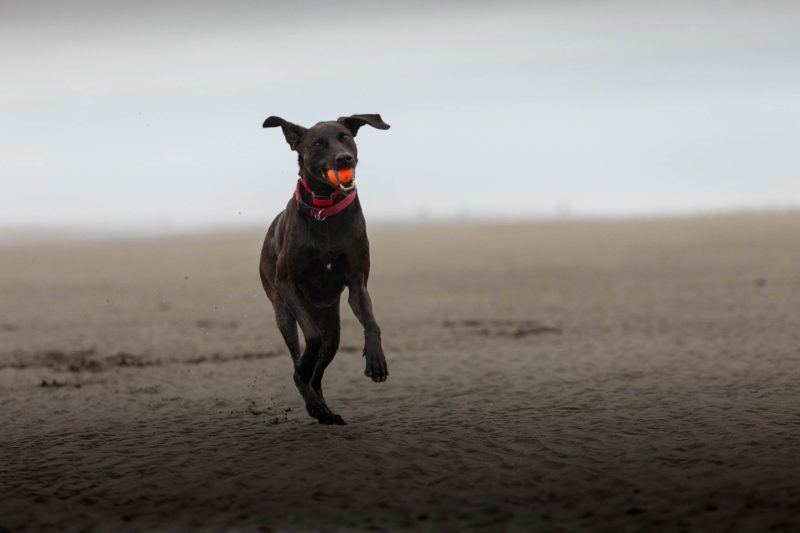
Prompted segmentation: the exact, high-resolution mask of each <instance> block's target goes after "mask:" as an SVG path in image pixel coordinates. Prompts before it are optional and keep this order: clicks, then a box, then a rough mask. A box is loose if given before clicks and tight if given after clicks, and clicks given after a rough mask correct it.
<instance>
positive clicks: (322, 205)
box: [294, 179, 356, 220]
mask: <svg viewBox="0 0 800 533" xmlns="http://www.w3.org/2000/svg"><path fill="white" fill-rule="evenodd" d="M300 185H302V186H303V188H304V189H305V190H306V191H308V192H309V193H310V194H311V202H312V203H313V204H314V205H309V204H307V203H305V202H304V201H303V197H302V195H301V194H300ZM339 196H344V199H342V200H340V201H339V202H336V203H334V202H335V200H336V198H337V197H339ZM355 199H356V191H353V192H352V193H350V194H347V195H342V194H341V193H340V192H339V191H333V194H331V195H330V196H327V197H326V196H317V195H315V194H314V191H312V190H311V188H310V187H309V186H308V184H307V183H306V182H305V180H303V179H299V180H297V186H296V187H295V188H294V202H295V205H296V206H297V210H298V211H303V212H306V213H308V214H309V215H311V216H312V217H314V218H315V219H317V220H325V219H326V218H328V217H332V216H334V215H338V214H339V213H341V212H342V211H344V210H345V209H347V206H349V205H350V204H352V203H353V200H355Z"/></svg>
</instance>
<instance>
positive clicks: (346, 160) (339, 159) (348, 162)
mask: <svg viewBox="0 0 800 533" xmlns="http://www.w3.org/2000/svg"><path fill="white" fill-rule="evenodd" d="M353 159H354V158H353V154H350V153H347V152H342V153H340V154H336V166H337V167H351V166H353Z"/></svg>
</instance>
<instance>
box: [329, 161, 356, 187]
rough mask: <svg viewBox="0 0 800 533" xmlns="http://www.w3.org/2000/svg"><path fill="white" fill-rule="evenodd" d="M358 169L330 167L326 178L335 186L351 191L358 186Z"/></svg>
mask: <svg viewBox="0 0 800 533" xmlns="http://www.w3.org/2000/svg"><path fill="white" fill-rule="evenodd" d="M355 177H356V170H355V169H354V168H335V167H334V168H329V169H328V170H327V172H325V174H324V178H325V179H326V180H327V181H328V182H329V183H330V184H331V185H333V186H334V187H336V188H337V189H339V190H340V191H342V192H344V193H349V192H351V191H352V190H353V189H355V188H356V181H355Z"/></svg>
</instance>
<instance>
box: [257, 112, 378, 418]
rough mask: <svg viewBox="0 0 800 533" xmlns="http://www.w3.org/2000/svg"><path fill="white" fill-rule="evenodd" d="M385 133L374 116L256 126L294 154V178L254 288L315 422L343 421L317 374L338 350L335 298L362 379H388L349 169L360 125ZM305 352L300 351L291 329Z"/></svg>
mask: <svg viewBox="0 0 800 533" xmlns="http://www.w3.org/2000/svg"><path fill="white" fill-rule="evenodd" d="M365 125H369V126H372V127H373V128H377V129H381V130H386V129H389V125H388V124H386V123H385V122H384V121H383V119H381V116H380V115H377V114H368V115H351V116H349V117H341V118H339V119H338V120H335V121H327V122H319V123H317V124H315V125H314V126H312V127H310V128H304V127H302V126H298V125H297V124H293V123H291V122H288V121H286V120H284V119H282V118H280V117H276V116H271V117H269V118H267V119H266V120H265V121H264V124H263V126H264V127H265V128H275V127H280V128H281V130H283V135H284V137H285V138H286V142H287V143H288V144H289V147H290V148H291V149H292V150H293V151H295V152H297V160H298V166H299V173H298V174H299V176H300V179H299V180H298V181H297V185H296V187H295V192H294V196H293V197H292V198H291V199H290V200H289V203H288V205H287V206H286V209H284V210H283V211H282V212H281V213H280V214H279V215H278V216H277V217H276V218H275V220H273V222H272V224H271V225H270V227H269V230H268V231H267V236H266V238H265V239H264V246H263V248H262V250H261V259H260V263H259V272H260V274H261V283H262V285H263V286H264V291H265V292H266V293H267V297H268V298H269V300H270V302H272V307H273V309H274V310H275V321H276V322H277V325H278V330H279V331H280V332H281V335H282V336H283V339H284V341H285V342H286V346H287V347H288V348H289V354H290V355H291V357H292V361H293V363H294V382H295V385H296V386H297V389H298V390H299V391H300V394H301V395H302V396H303V400H304V401H305V405H306V410H307V411H308V414H309V415H311V416H312V417H313V418H316V419H317V420H318V421H319V423H320V424H345V421H344V420H343V419H342V417H341V416H339V415H337V414H335V413H334V412H333V411H331V410H330V408H328V405H327V404H326V403H325V398H324V397H323V395H322V376H323V374H324V373H325V369H326V368H327V366H328V365H329V364H330V363H331V361H332V360H333V358H334V356H335V355H336V350H337V349H338V348H339V334H340V331H341V327H340V322H339V300H340V298H341V294H342V292H343V291H344V288H345V287H347V288H348V298H347V301H348V303H349V304H350V308H351V309H352V310H353V314H354V315H355V316H356V318H357V319H358V321H359V322H360V323H361V326H362V327H363V328H364V358H365V360H366V370H364V374H365V375H366V376H367V377H369V378H371V379H372V380H373V381H376V382H383V381H386V378H387V377H388V375H389V372H388V369H387V366H386V357H385V356H384V353H383V347H382V345H381V328H380V327H379V326H378V323H377V322H376V321H375V316H374V315H373V312H372V301H371V299H370V296H369V291H368V290H367V281H368V279H369V267H370V257H369V241H368V240H367V228H366V221H365V220H364V214H363V212H362V211H361V204H360V202H359V199H358V196H357V192H356V187H355V169H356V165H357V164H358V149H357V147H356V143H355V136H356V134H357V133H358V131H359V129H360V128H361V127H362V126H365ZM298 325H299V326H300V330H301V331H302V333H303V337H304V340H305V349H304V350H303V352H302V353H301V352H300V343H299V340H298V335H297V326H298Z"/></svg>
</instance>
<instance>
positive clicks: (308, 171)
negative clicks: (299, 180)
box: [264, 115, 389, 192]
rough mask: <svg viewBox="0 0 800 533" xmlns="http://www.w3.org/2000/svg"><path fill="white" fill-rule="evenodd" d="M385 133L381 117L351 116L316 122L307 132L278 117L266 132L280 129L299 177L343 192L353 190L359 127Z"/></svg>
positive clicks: (387, 126)
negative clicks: (295, 154)
mask: <svg viewBox="0 0 800 533" xmlns="http://www.w3.org/2000/svg"><path fill="white" fill-rule="evenodd" d="M365 124H368V125H370V126H372V127H373V128H378V129H380V130H388V129H389V125H388V124H387V123H385V122H384V121H383V120H382V119H381V116H380V115H351V116H349V117H341V118H339V119H338V120H335V121H329V122H318V123H317V124H315V125H314V126H312V127H310V128H304V127H302V126H298V125H297V124H292V123H291V122H288V121H286V120H284V119H282V118H281V117H274V116H273V117H269V118H268V119H267V120H265V121H264V127H265V128H274V127H277V126H280V127H281V129H282V130H283V135H284V137H286V142H287V143H289V146H290V147H291V149H292V150H294V151H295V152H297V155H298V158H297V160H298V163H299V165H300V176H301V177H303V178H305V179H307V180H316V181H319V182H322V183H325V184H326V185H329V186H331V187H333V188H337V189H340V190H342V191H344V192H349V191H352V190H353V189H354V188H355V168H356V164H357V163H358V148H357V147H356V142H355V139H354V137H355V136H356V134H357V133H358V130H359V128H361V126H363V125H365Z"/></svg>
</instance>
